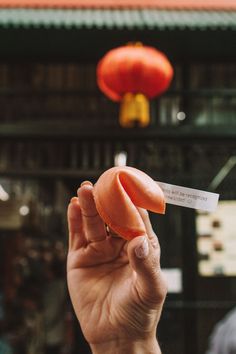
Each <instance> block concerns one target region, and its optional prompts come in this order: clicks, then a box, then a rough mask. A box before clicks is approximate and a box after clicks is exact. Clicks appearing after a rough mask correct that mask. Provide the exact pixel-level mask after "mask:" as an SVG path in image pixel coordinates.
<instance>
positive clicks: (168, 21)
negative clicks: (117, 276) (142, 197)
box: [0, 0, 236, 354]
mask: <svg viewBox="0 0 236 354" xmlns="http://www.w3.org/2000/svg"><path fill="white" fill-rule="evenodd" d="M0 7H1V8H0V45H1V50H0V353H1V354H47V353H50V354H54V353H55V354H74V353H76V354H78V353H81V354H87V353H89V349H88V347H87V345H86V342H85V341H84V338H83V336H82V334H81V331H80V329H79V325H78V323H77V320H76V319H75V317H74V314H73V310H72V308H71V304H70V300H69V297H68V293H67V287H66V282H65V262H66V251H67V225H66V208H67V204H68V202H69V200H70V198H71V197H72V196H74V195H75V194H76V190H77V187H78V186H79V185H80V183H81V181H82V180H84V179H89V180H91V181H93V182H95V181H96V179H97V178H98V177H99V175H100V174H101V173H102V172H103V171H104V170H106V169H108V168H110V167H112V166H113V165H114V161H115V158H116V156H117V154H119V153H120V152H121V151H124V152H126V154H127V164H128V165H130V166H134V167H136V168H140V169H142V170H143V171H145V172H146V173H148V174H149V175H150V176H152V177H153V178H154V179H155V180H159V181H163V182H167V183H173V184H179V185H183V186H186V187H191V188H198V189H203V190H211V191H214V192H217V193H220V202H219V207H218V209H217V211H216V212H215V213H213V214H207V213H202V212H196V211H194V210H193V209H186V208H180V207H177V206H170V205H168V207H167V213H166V215H165V216H160V215H151V218H152V223H153V225H154V229H155V231H156V233H157V234H158V236H159V239H160V243H161V247H162V267H163V268H164V270H165V271H166V274H167V276H168V278H169V281H170V291H169V294H168V297H167V301H166V303H165V307H164V312H163V315H162V320H161V323H160V326H159V334H158V335H159V340H160V343H161V346H162V349H163V353H165V354H173V353H179V354H190V353H191V354H204V353H205V352H206V350H207V346H208V339H209V335H210V333H211V332H212V330H213V328H214V326H215V324H216V323H217V322H218V321H219V320H220V319H221V318H222V317H224V316H225V315H226V314H227V313H228V311H229V310H231V309H232V308H234V306H235V305H236V300H235V299H236V278H235V277H236V231H235V230H236V221H235V220H236V219H235V215H236V187H235V181H236V168H235V165H236V139H235V138H236V116H235V112H236V41H235V30H236V4H235V3H234V2H233V1H230V0H224V1H223V0H222V1H220V0H219V1H218V2H217V1H216V2H214V3H213V2H212V1H208V0H205V1H199V2H193V1H190V0H189V1H187V0H185V1H184V0H182V1H181V0H179V1H174V0H162V1H161V0H160V1H158V0H146V1H143V2H142V1H137V0H136V1H135V0H127V1H122V0H119V1H116V2H115V1H112V0H107V1H105V0H104V1H102V0H87V1H86V2H85V1H81V0H71V1H66V0H65V1H64V2H63V1H59V0H58V3H57V1H56V0H55V1H51V3H50V0H48V1H46V0H45V1H40V0H38V1H37V0H25V1H22V2H21V1H20V0H18V1H11V0H8V1H7V0H0ZM130 41H141V42H143V43H144V44H145V45H151V46H153V47H155V48H158V49H160V50H161V51H163V52H164V53H165V54H166V55H167V56H168V58H169V60H170V61H171V63H172V65H173V67H174V72H175V74H174V79H173V81H172V85H171V87H170V89H169V90H168V91H167V92H166V93H165V94H164V95H163V96H161V97H158V98H156V99H154V100H152V101H151V123H150V125H149V126H148V127H146V128H139V127H134V128H130V129H125V128H121V127H120V126H119V123H118V114H119V105H118V104H117V103H114V102H111V101H110V100H109V99H108V98H106V97H105V96H104V95H103V94H102V93H101V92H100V91H99V89H98V87H97V83H96V66H97V63H98V61H99V60H100V59H101V57H102V56H103V55H104V54H105V53H106V52H107V51H109V50H110V49H112V48H115V47H118V46H120V45H125V44H126V43H127V42H130Z"/></svg>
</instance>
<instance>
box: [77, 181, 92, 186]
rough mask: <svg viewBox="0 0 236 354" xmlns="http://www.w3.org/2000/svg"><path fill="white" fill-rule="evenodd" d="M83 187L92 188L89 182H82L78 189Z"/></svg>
mask: <svg viewBox="0 0 236 354" xmlns="http://www.w3.org/2000/svg"><path fill="white" fill-rule="evenodd" d="M85 185H87V186H92V185H93V184H92V182H90V181H84V182H82V183H81V185H80V187H82V186H85Z"/></svg>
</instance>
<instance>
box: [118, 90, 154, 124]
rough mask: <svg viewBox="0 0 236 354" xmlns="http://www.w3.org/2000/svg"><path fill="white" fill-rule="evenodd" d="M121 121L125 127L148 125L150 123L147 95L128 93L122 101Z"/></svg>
mask: <svg viewBox="0 0 236 354" xmlns="http://www.w3.org/2000/svg"><path fill="white" fill-rule="evenodd" d="M119 122H120V125H121V126H122V127H123V128H132V127H134V126H140V127H146V126H147V125H148V124H149V123H150V114H149V101H148V99H147V97H146V96H144V95H143V94H142V93H136V94H133V93H126V94H125V95H124V97H123V99H122V101H121V107H120V117H119Z"/></svg>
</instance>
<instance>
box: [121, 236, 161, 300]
mask: <svg viewBox="0 0 236 354" xmlns="http://www.w3.org/2000/svg"><path fill="white" fill-rule="evenodd" d="M127 252H128V257H129V262H130V265H131V267H132V268H133V270H134V271H135V272H136V274H137V278H136V284H135V286H136V290H137V292H138V295H139V297H140V299H141V300H142V301H143V302H144V303H146V304H147V305H149V306H150V305H153V304H154V305H156V304H161V303H162V302H163V301H164V299H165V297H166V293H167V284H166V281H165V279H164V277H163V274H162V272H161V268H160V246H159V243H158V240H157V238H156V241H155V242H150V240H149V239H148V237H147V236H146V235H145V236H139V237H136V238H134V239H132V240H131V241H130V242H129V244H128V249H127Z"/></svg>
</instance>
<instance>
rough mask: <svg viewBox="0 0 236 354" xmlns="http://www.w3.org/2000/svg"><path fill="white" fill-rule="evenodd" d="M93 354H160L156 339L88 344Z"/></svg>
mask: <svg viewBox="0 0 236 354" xmlns="http://www.w3.org/2000/svg"><path fill="white" fill-rule="evenodd" d="M90 347H91V349H92V352H93V354H111V353H112V354H124V353H129V354H161V350H160V347H159V344H158V342H157V339H156V338H153V339H150V340H147V339H146V340H144V339H143V340H136V341H133V340H132V339H130V341H128V340H127V339H126V340H120V339H119V340H116V341H111V342H106V343H96V344H90Z"/></svg>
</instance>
